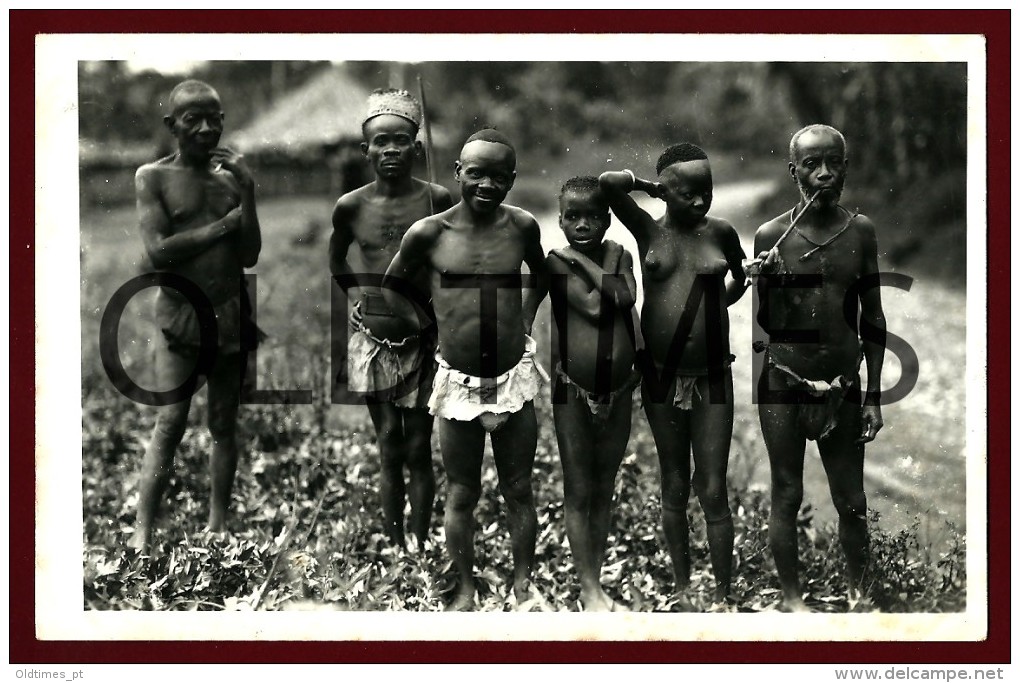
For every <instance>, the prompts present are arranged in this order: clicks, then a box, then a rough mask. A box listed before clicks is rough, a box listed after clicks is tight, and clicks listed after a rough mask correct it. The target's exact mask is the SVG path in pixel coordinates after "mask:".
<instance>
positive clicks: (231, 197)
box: [163, 169, 241, 230]
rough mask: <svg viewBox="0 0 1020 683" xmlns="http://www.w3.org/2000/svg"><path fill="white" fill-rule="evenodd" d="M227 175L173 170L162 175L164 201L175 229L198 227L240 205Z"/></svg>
mask: <svg viewBox="0 0 1020 683" xmlns="http://www.w3.org/2000/svg"><path fill="white" fill-rule="evenodd" d="M224 175H225V174H224V173H223V172H218V173H210V174H205V175H198V174H194V173H192V172H190V171H187V170H178V169H174V170H171V171H169V172H167V173H166V174H165V175H164V176H163V202H164V203H165V209H166V212H167V215H169V216H170V222H171V224H172V225H173V226H174V228H175V229H181V230H186V229H189V228H192V227H198V226H200V225H202V224H204V223H206V222H208V221H212V220H216V219H219V218H222V217H223V216H225V215H227V213H229V212H230V210H231V209H233V208H234V207H236V206H238V205H240V203H241V195H240V192H239V191H238V190H237V188H236V187H234V185H233V184H232V183H231V182H230V181H229V180H227V179H226V178H225V177H224Z"/></svg>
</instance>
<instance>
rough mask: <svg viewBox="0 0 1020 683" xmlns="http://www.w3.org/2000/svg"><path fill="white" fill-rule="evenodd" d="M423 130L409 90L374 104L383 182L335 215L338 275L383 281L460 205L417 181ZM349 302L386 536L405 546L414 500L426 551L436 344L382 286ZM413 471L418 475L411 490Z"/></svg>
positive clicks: (353, 382) (351, 347) (374, 145)
mask: <svg viewBox="0 0 1020 683" xmlns="http://www.w3.org/2000/svg"><path fill="white" fill-rule="evenodd" d="M421 121H422V110H421V105H420V104H419V103H418V101H417V100H416V99H415V98H414V97H412V96H411V95H410V94H409V93H408V92H407V91H406V90H392V89H391V90H376V91H375V92H373V93H372V94H371V96H369V99H368V112H367V114H366V116H365V119H364V121H363V123H362V132H363V133H364V137H365V141H364V142H362V143H361V151H362V153H364V155H365V156H366V157H367V158H368V160H369V162H371V164H372V167H373V169H374V170H375V175H376V178H375V180H374V181H373V182H371V183H369V184H368V185H365V186H364V187H361V188H359V189H357V190H354V191H353V192H348V193H347V194H345V195H344V196H342V197H340V199H339V200H338V201H337V203H336V207H335V208H334V209H333V237H332V239H331V240H330V243H329V264H330V272H331V273H332V274H333V275H352V274H354V273H372V274H378V275H382V274H383V273H385V272H386V268H387V266H389V264H390V261H391V260H392V259H393V256H394V254H396V253H397V249H398V248H399V246H400V240H401V238H402V237H403V236H404V233H405V232H407V229H408V228H409V227H410V226H411V224H412V223H414V222H415V221H417V220H418V219H420V218H424V217H425V216H428V215H431V214H432V213H434V212H436V211H445V210H446V209H448V208H450V206H452V204H453V202H452V201H451V199H450V193H449V192H447V191H446V188H444V187H442V186H440V185H433V184H431V183H427V182H425V181H422V180H418V179H417V178H414V177H412V175H411V172H412V171H413V170H414V160H415V158H416V157H417V156H418V155H419V154H420V152H421V143H420V142H418V141H416V140H415V137H416V135H417V134H418V128H419V126H420V124H421ZM353 243H357V245H358V247H359V250H358V253H357V256H356V257H355V259H354V260H355V265H354V266H352V265H351V260H350V259H351V256H352V255H350V254H348V250H349V248H350V246H351V244H353ZM412 284H413V286H415V287H417V289H419V290H420V291H427V288H428V284H427V283H426V282H422V281H420V279H419V281H417V282H414V283H412ZM346 294H347V296H348V298H350V299H354V300H355V303H354V307H353V311H352V313H351V322H350V325H351V333H350V335H349V337H348V348H347V382H348V387H349V388H350V389H351V390H353V391H356V392H359V394H360V395H362V396H365V401H366V403H367V405H368V412H369V415H370V416H371V418H372V424H373V426H374V427H375V432H376V437H377V442H378V444H379V456H380V461H381V465H382V466H381V468H380V480H381V481H380V487H379V493H380V497H381V498H382V508H383V519H384V522H385V527H386V533H387V535H388V536H389V538H390V540H391V541H392V542H393V543H394V544H396V545H398V546H400V547H403V546H404V544H405V537H404V504H405V497H407V498H410V501H411V518H410V523H409V525H408V526H409V531H410V532H411V534H412V535H413V536H414V537H415V538H416V539H417V541H418V544H419V545H420V544H422V543H424V542H425V539H426V538H428V532H429V525H430V522H431V519H432V504H433V501H434V499H435V487H436V485H435V475H434V474H433V472H432V416H431V415H429V413H428V408H427V403H428V396H429V389H430V388H431V379H432V370H434V362H433V360H432V356H433V354H434V353H435V341H434V339H431V338H423V337H422V336H421V334H420V329H419V328H420V326H419V325H417V324H409V323H408V321H407V320H406V319H405V318H404V317H403V316H402V315H398V314H397V313H395V312H394V310H393V308H392V307H391V306H390V305H388V304H387V303H386V301H385V300H384V298H383V296H382V294H381V293H380V291H379V288H378V287H376V286H362V287H360V288H351V289H350V290H348V291H346ZM415 373H418V374H419V376H420V377H421V378H422V381H421V382H420V384H419V385H418V386H414V387H410V388H406V387H403V386H402V383H403V382H404V381H405V380H406V378H407V377H413V376H414V374H415ZM405 466H406V467H407V469H408V471H409V473H410V482H409V485H408V486H405V484H404V467H405ZM405 494H407V495H406V496H405Z"/></svg>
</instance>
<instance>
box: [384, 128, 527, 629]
mask: <svg viewBox="0 0 1020 683" xmlns="http://www.w3.org/2000/svg"><path fill="white" fill-rule="evenodd" d="M516 165H517V156H516V152H515V151H514V148H513V145H512V144H511V143H510V141H509V140H508V139H507V137H506V136H505V135H503V134H502V133H500V132H499V131H496V130H492V129H486V130H481V131H478V132H477V133H475V134H473V135H472V136H470V137H469V138H468V139H467V142H466V143H465V144H464V146H463V148H462V149H461V152H460V158H459V160H458V161H457V163H456V174H455V177H456V179H457V181H458V182H459V183H460V190H461V199H460V202H458V203H457V204H456V205H455V206H454V207H453V208H451V209H448V210H446V211H444V212H442V213H440V214H437V215H435V216H431V217H429V218H425V219H422V220H420V221H418V222H417V223H415V224H414V225H412V226H411V228H410V229H409V230H408V231H407V234H406V235H404V239H403V241H402V242H401V244H400V251H399V252H397V255H396V256H395V257H394V258H393V262H392V263H391V264H390V267H389V268H388V269H387V271H386V278H387V281H389V280H391V278H404V279H408V278H411V277H412V276H413V275H415V273H417V272H418V271H419V269H424V271H425V273H426V275H427V277H428V280H429V283H430V290H431V293H432V300H433V304H434V306H435V315H436V322H437V324H438V331H439V352H438V353H437V360H438V362H439V369H438V371H437V374H436V378H435V382H434V384H433V389H432V396H431V398H430V399H429V410H430V411H431V412H432V414H433V415H436V416H438V417H439V418H440V425H439V437H440V446H441V448H442V453H443V464H444V466H445V468H446V476H447V482H448V486H449V489H448V491H447V496H446V543H447V546H448V548H449V550H450V554H451V556H452V559H453V563H454V566H455V568H456V571H457V574H458V577H459V586H458V589H457V593H456V596H455V598H454V600H453V601H452V603H451V604H450V605H449V609H452V610H467V609H471V608H472V607H473V606H474V603H475V595H476V589H475V579H474V573H473V572H474V524H475V521H474V509H475V505H476V504H477V503H478V498H479V495H480V494H481V467H482V455H483V450H484V445H485V436H486V434H488V435H489V438H490V439H491V441H492V452H493V457H494V459H495V462H496V470H497V472H498V473H499V487H500V491H501V493H502V494H503V499H504V500H505V501H506V504H507V517H508V520H509V523H510V539H511V543H512V546H513V559H514V568H513V590H514V595H515V597H516V599H517V601H518V604H520V603H523V602H526V601H527V600H529V599H530V598H532V597H533V596H532V588H531V587H530V576H531V569H532V564H533V563H534V558H535V533H536V524H537V520H536V514H535V503H534V499H533V494H532V489H531V469H532V465H533V463H534V460H535V448H536V445H537V439H538V432H537V425H536V420H535V407H534V403H533V402H532V399H534V397H535V395H536V394H538V392H539V390H540V388H541V386H542V384H543V382H545V381H546V380H547V375H546V374H545V371H544V370H542V368H541V367H539V365H538V363H537V361H536V360H535V342H534V340H533V339H532V338H531V337H530V336H528V335H529V333H530V332H531V326H532V323H533V322H534V319H535V311H536V309H537V308H538V303H539V301H541V299H542V297H543V296H544V295H545V289H544V286H545V277H544V276H545V272H546V269H545V257H544V254H543V252H542V244H541V241H540V230H539V227H538V223H537V222H536V221H535V218H534V217H533V216H532V215H531V214H530V213H528V212H527V211H524V210H522V209H519V208H517V207H514V206H508V205H504V204H503V200H504V199H505V198H506V195H507V193H508V192H509V191H510V188H511V187H513V183H514V179H515V177H516V175H517V174H516V171H515V168H516ZM522 263H527V264H528V267H529V269H530V270H531V273H532V275H533V276H536V278H537V280H538V284H539V286H538V287H537V288H533V289H527V290H526V291H525V295H524V296H523V297H522V294H521V287H522V280H521V264H522ZM387 281H384V283H383V284H384V285H386V284H387ZM384 293H385V294H386V295H387V297H391V298H394V299H395V298H396V297H395V294H394V293H393V292H392V291H391V290H390V289H389V288H385V289H384ZM522 299H523V301H522Z"/></svg>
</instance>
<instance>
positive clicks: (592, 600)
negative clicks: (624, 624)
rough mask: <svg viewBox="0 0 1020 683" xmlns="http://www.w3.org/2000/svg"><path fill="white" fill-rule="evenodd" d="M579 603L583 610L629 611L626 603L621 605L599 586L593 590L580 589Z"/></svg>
mask: <svg viewBox="0 0 1020 683" xmlns="http://www.w3.org/2000/svg"><path fill="white" fill-rule="evenodd" d="M581 605H582V607H583V609H584V611H585V612H629V611H630V610H629V609H627V607H626V605H622V604H620V603H618V602H616V601H615V600H613V599H612V598H611V597H609V596H608V595H607V594H606V592H605V591H604V590H602V589H601V588H599V590H598V592H595V591H591V592H588V591H581Z"/></svg>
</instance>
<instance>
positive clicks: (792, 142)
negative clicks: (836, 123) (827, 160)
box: [790, 123, 847, 161]
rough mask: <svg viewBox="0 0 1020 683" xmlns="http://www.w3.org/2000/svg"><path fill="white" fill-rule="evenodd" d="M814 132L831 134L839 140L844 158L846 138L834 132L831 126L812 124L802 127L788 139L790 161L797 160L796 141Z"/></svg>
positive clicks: (836, 131)
mask: <svg viewBox="0 0 1020 683" xmlns="http://www.w3.org/2000/svg"><path fill="white" fill-rule="evenodd" d="M816 132H825V133H832V134H833V135H835V136H836V137H837V138H839V142H840V144H841V145H843V156H846V154H847V148H846V138H845V137H843V134H842V133H840V132H839V131H838V130H836V129H835V128H833V127H832V126H827V125H825V124H824V123H812V124H811V125H810V126H804V127H803V128H801V129H800V130H798V131H797V132H796V133H794V134H793V137H792V138H790V161H796V160H797V158H796V157H797V141H798V140H800V138H801V136H802V135H805V134H806V133H816Z"/></svg>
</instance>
